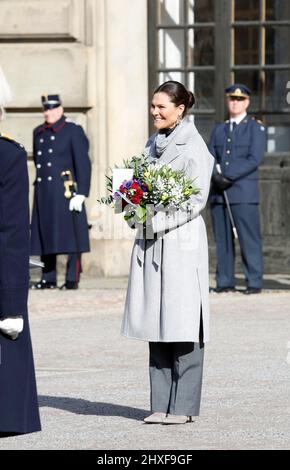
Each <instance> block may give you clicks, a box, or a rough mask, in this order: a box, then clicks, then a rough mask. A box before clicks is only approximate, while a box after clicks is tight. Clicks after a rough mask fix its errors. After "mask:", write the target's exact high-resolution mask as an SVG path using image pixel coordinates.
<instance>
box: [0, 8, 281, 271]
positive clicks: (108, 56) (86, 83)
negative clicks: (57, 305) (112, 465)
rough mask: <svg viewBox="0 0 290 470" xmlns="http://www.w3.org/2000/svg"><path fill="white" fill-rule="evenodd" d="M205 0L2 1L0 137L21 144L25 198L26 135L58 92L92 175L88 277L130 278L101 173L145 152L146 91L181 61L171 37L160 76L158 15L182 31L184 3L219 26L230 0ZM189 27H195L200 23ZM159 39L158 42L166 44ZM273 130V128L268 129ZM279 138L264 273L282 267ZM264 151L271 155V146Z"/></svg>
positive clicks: (270, 170) (264, 179)
mask: <svg viewBox="0 0 290 470" xmlns="http://www.w3.org/2000/svg"><path fill="white" fill-rule="evenodd" d="M252 1H253V2H254V0H252ZM244 3H247V2H244ZM248 3H249V5H250V3H251V2H248ZM260 3H261V2H260ZM262 3H263V2H262ZM264 3H265V2H264ZM211 4H212V2H211V1H210V0H134V1H132V0H49V1H47V0H0V24H1V29H0V42H1V44H0V64H1V66H2V67H3V70H4V72H5V74H6V76H7V78H8V80H9V82H10V84H11V87H12V89H13V93H14V100H13V102H12V103H11V104H10V106H9V107H8V110H7V119H6V121H5V122H3V123H1V131H2V132H7V133H9V134H10V135H12V136H13V137H14V138H15V139H16V140H18V141H20V142H22V143H24V145H25V147H26V149H27V151H28V154H29V159H28V165H29V173H30V179H31V196H32V192H33V186H32V184H33V180H34V174H35V173H34V168H33V163H32V129H33V128H34V127H35V126H36V125H38V124H39V123H40V122H42V114H41V108H40V96H41V95H42V94H43V93H59V94H60V95H61V97H62V100H63V104H64V107H65V111H66V115H67V116H69V117H71V118H74V119H75V120H76V121H77V122H78V123H80V124H81V125H82V126H83V127H84V129H85V130H86V132H87V134H88V137H89V139H90V146H91V150H90V156H91V160H92V164H93V172H92V187H91V194H90V197H89V199H88V201H87V209H88V216H89V221H90V223H91V225H92V228H91V230H90V239H91V247H92V251H91V253H90V254H86V255H84V270H85V271H87V272H90V273H91V274H94V275H105V276H120V275H126V274H127V273H128V269H129V261H130V250H131V246H132V237H133V234H132V233H131V232H130V230H129V229H128V228H127V227H126V226H125V224H124V223H123V222H122V217H121V216H120V215H119V216H114V215H113V214H112V213H111V211H110V210H109V209H106V208H104V207H101V206H100V205H99V204H98V203H97V199H98V198H99V197H100V196H102V195H105V178H104V174H105V173H106V172H107V171H108V169H109V167H110V166H113V165H114V164H121V162H122V160H123V158H128V157H131V156H133V155H135V154H138V153H140V151H141V150H142V148H143V145H144V142H145V141H146V139H147V137H148V134H149V120H148V96H149V95H150V91H151V90H152V88H153V87H154V86H155V85H156V84H157V82H158V80H161V79H162V78H170V77H172V78H176V70H177V68H178V65H177V66H176V64H174V54H175V55H176V57H177V60H179V59H178V57H179V56H180V54H179V55H178V47H181V46H180V40H181V39H180V38H181V36H178V35H177V34H175V35H171V36H170V34H169V36H168V37H169V45H168V46H166V47H167V51H170V48H169V46H170V47H171V51H173V52H172V54H173V55H171V56H170V57H171V65H170V60H169V65H168V64H167V65H166V63H164V64H163V65H162V67H163V69H162V70H161V69H160V72H158V67H160V64H158V57H157V49H158V51H160V47H161V46H160V43H159V44H158V37H159V38H160V37H161V36H160V35H161V34H162V33H160V31H161V29H160V25H158V18H159V17H160V18H163V19H162V21H164V22H165V24H166V22H168V21H169V22H170V28H172V29H174V30H175V31H177V29H178V26H180V25H181V23H182V25H183V26H184V22H185V20H186V18H185V17H182V21H181V20H180V21H181V23H180V24H179V23H178V21H179V20H178V19H177V16H178V15H177V13H176V12H178V11H179V12H180V11H181V10H182V11H183V9H184V8H185V7H186V8H187V7H188V8H189V9H191V10H190V11H191V12H192V11H195V10H194V9H195V8H196V5H197V6H198V5H200V6H201V7H202V8H204V7H207V10H208V11H210V8H214V9H215V22H213V23H212V24H213V28H215V31H217V30H218V28H220V30H224V27H223V21H225V20H224V14H222V12H223V11H225V10H226V9H227V8H228V7H229V5H230V4H232V1H231V0H223V1H221V0H218V1H216V2H214V5H215V7H214V6H213V4H212V5H211ZM217 5H218V6H217ZM162 14H163V16H162ZM158 15H159V16H158ZM176 15H177V16H176ZM179 16H180V15H179ZM219 18H220V19H219ZM284 19H285V18H284ZM289 19H290V18H289ZM162 21H161V23H160V24H161V26H162ZM187 21H189V18H187ZM190 21H195V20H194V18H191V19H190ZM197 21H198V23H196V24H198V25H200V20H197ZM205 21H207V19H205ZM174 22H176V24H174ZM172 23H173V24H172ZM208 24H209V22H208ZM185 26H186V25H185ZM185 26H184V27H185ZM201 26H202V25H201ZM208 27H209V26H208ZM186 28H187V29H188V26H186ZM179 29H180V28H179ZM284 31H285V30H284ZM289 31H290V28H289ZM231 34H232V33H231ZM209 37H210V36H207V40H208V38H209ZM156 38H157V40H156ZM160 40H163V42H164V38H163V39H162V38H161V39H160ZM174 41H175V42H174ZM189 41H190V47H191V49H189V48H187V49H186V50H187V52H182V53H181V55H182V54H183V55H184V54H188V53H189V52H188V51H190V50H191V51H192V50H194V44H193V43H192V39H190V40H189ZM164 44H165V43H164ZM218 44H219V43H218V41H217V38H215V46H214V47H215V53H216V55H217V53H218V52H217V51H218V49H221V43H220V44H219V45H218ZM182 47H183V46H182ZM207 47H210V44H209V45H208V46H207ZM184 50H185V49H184ZM289 50H290V48H288V51H289ZM176 51H177V52H176ZM182 51H183V49H182ZM164 54H165V52H164ZM164 54H163V59H164ZM172 57H173V58H172ZM197 57H198V55H197V56H196V58H195V60H196V61H197V60H198V58H197ZM182 60H183V59H182ZM209 60H210V59H209ZM165 62H166V61H165ZM288 62H289V63H290V60H289V61H288ZM197 66H198V67H200V64H197ZM166 67H167V68H168V70H166ZM170 67H171V68H172V70H170ZM176 67H177V68H176ZM210 67H211V66H210ZM225 69H226V64H224V67H223V69H222V70H221V69H220V70H217V71H216V80H215V89H216V94H215V95H213V97H212V100H213V102H215V110H216V114H215V115H214V116H212V121H211V122H208V124H205V123H206V119H205V117H207V116H209V114H210V113H209V111H208V110H207V109H204V112H203V113H202V112H200V111H199V112H197V115H196V116H195V117H196V120H197V125H198V126H199V127H200V129H201V130H202V132H204V135H207V134H208V133H209V130H210V125H212V123H213V122H214V120H219V119H220V118H221V117H223V112H224V109H223V105H222V103H221V101H219V100H218V98H217V96H218V93H220V90H222V87H223V84H224V83H225V82H226V80H227V78H228V77H226V76H224V75H225V74H224V72H222V71H224V70H225ZM285 70H288V69H285ZM205 71H206V70H205ZM174 73H175V75H174ZM192 73H195V71H194V70H193V71H192ZM158 74H159V75H158ZM162 74H163V75H162ZM161 75H162V76H161ZM208 76H210V74H209V70H208ZM183 78H184V76H181V79H183ZM192 79H193V75H192V76H191V81H189V85H192V87H194V86H196V87H198V83H199V82H198V75H196V80H195V81H194V80H193V81H192ZM289 80H290V76H289ZM193 91H196V90H193ZM285 97H286V90H285ZM200 102H201V103H203V101H202V100H201V101H200ZM285 106H286V105H285ZM201 108H202V106H201ZM201 111H202V110H201ZM283 122H284V121H283ZM287 126H288V128H289V125H288V124H287ZM279 129H280V128H279ZM279 129H278V128H277V129H276V128H275V126H272V131H273V132H274V133H275V132H276V131H277V132H279ZM287 135H288V134H287ZM287 139H288V137H286V144H285V142H284V140H283V142H284V143H283V145H284V147H283V148H282V150H281V149H280V150H279V148H278V150H277V148H274V150H275V152H273V151H272V152H269V154H268V155H267V156H266V158H265V160H264V164H263V167H262V169H261V192H262V224H263V234H264V251H265V268H266V271H267V272H288V271H289V266H290V189H289V187H290V156H289V154H290V145H288V144H289V142H288V140H287ZM270 141H271V136H270V137H269V142H270ZM287 142H288V143H287ZM269 145H270V147H269V150H271V145H272V147H273V144H271V143H270V144H269ZM272 150H273V148H272ZM206 219H207V223H208V226H209V232H210V245H211V253H212V255H213V256H212V268H213V266H214V244H213V241H212V234H211V229H210V220H209V217H208V214H206Z"/></svg>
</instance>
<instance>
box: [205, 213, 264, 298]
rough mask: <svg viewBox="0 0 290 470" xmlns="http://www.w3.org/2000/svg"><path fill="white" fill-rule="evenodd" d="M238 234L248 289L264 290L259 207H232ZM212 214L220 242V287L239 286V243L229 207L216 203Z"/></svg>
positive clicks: (217, 250)
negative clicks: (236, 265)
mask: <svg viewBox="0 0 290 470" xmlns="http://www.w3.org/2000/svg"><path fill="white" fill-rule="evenodd" d="M231 210H232V214H233V218H234V221H235V225H236V228H237V232H238V237H239V243H240V248H241V257H242V265H243V271H244V274H245V279H246V285H247V287H254V288H257V289H261V288H262V283H263V254H262V237H261V228H260V215H259V206H258V204H231ZM211 215H212V222H213V231H214V236H215V242H216V255H217V269H216V281H217V287H235V244H234V238H233V234H232V228H231V223H230V218H229V215H228V211H227V208H226V206H225V205H224V204H212V205H211Z"/></svg>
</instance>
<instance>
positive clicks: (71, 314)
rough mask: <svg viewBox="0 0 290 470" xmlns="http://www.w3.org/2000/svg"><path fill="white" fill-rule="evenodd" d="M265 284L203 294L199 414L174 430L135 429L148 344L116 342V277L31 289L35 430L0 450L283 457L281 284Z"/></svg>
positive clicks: (285, 393) (145, 386)
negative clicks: (236, 452) (253, 291)
mask: <svg viewBox="0 0 290 470" xmlns="http://www.w3.org/2000/svg"><path fill="white" fill-rule="evenodd" d="M272 281H273V282H272ZM267 282H268V284H267ZM267 282H266V284H267V285H268V287H271V289H269V290H266V291H265V292H264V293H263V294H261V295H255V296H249V297H246V296H244V295H243V294H242V293H235V294H220V295H218V294H211V296H210V297H211V312H212V316H211V320H212V323H211V342H210V343H209V344H208V345H207V347H206V356H205V370H204V386H203V396H202V409H201V416H200V417H199V418H198V420H197V421H196V422H195V423H193V424H187V425H183V426H161V425H145V424H143V422H142V420H143V418H144V417H145V416H146V415H147V414H148V410H149V377H148V366H147V364H148V345H147V343H145V342H139V341H134V340H128V339H125V338H123V337H121V336H120V333H119V331H120V324H121V318H122V308H123V304H124V298H125V286H126V279H115V280H106V279H104V280H94V279H87V280H84V281H83V282H82V285H81V288H80V289H79V290H78V291H72V292H70V291H59V290H55V291H41V292H35V291H31V293H30V299H29V304H30V321H31V330H32V337H33V344H34V355H35V364H36V371H37V381H38V392H39V403H40V411H41V419H42V426H43V431H42V432H41V433H36V434H31V435H26V436H20V437H19V436H18V437H10V438H5V439H1V440H0V448H1V449H111V450H112V449H120V450H123V449H163V450H165V449H166V450H174V449H189V450H191V449H289V448H290V444H289V443H290V291H289V290H288V289H289V288H290V282H289V278H287V277H285V276H284V277H283V278H282V277H281V276H280V277H279V276H277V277H276V278H275V279H274V278H271V279H269V280H268V281H267ZM273 287H274V288H273ZM287 355H288V361H289V362H287Z"/></svg>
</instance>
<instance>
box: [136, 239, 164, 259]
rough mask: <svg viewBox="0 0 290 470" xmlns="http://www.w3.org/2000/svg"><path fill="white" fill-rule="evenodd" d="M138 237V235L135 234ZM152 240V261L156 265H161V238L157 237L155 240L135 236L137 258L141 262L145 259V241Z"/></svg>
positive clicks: (149, 241) (150, 241)
mask: <svg viewBox="0 0 290 470" xmlns="http://www.w3.org/2000/svg"><path fill="white" fill-rule="evenodd" d="M137 237H138V235H137ZM152 242H153V263H154V264H156V265H157V266H160V265H161V256H162V238H157V239H156V240H146V239H145V238H137V242H136V243H137V247H138V248H137V258H138V260H139V261H140V263H141V264H143V263H144V259H145V250H146V248H147V243H152Z"/></svg>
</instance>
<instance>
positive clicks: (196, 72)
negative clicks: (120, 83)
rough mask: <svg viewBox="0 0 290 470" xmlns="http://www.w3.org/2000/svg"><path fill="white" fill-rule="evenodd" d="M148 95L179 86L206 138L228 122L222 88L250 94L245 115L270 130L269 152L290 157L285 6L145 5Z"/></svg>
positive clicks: (218, 2) (289, 26)
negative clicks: (187, 93)
mask: <svg viewBox="0 0 290 470" xmlns="http://www.w3.org/2000/svg"><path fill="white" fill-rule="evenodd" d="M148 10H149V73H150V94H152V91H153V90H154V88H155V87H156V86H157V85H158V84H159V83H162V82H163V81H165V80H170V79H172V80H179V81H181V82H183V83H184V84H185V86H187V87H188V88H189V89H191V90H192V91H193V92H194V93H195V95H196V99H197V104H196V106H195V108H194V109H193V110H192V115H193V116H194V118H195V120H196V123H197V126H198V128H199V130H200V131H201V133H202V134H203V135H204V136H205V138H206V139H208V138H209V135H210V132H211V129H212V127H213V125H214V123H215V122H217V121H221V120H223V119H225V116H226V110H225V103H224V88H225V87H226V86H227V85H229V84H230V83H233V82H242V83H245V84H247V85H248V86H249V87H250V88H251V89H252V97H251V98H252V99H251V107H250V113H252V114H254V115H256V116H258V117H260V118H261V119H263V120H264V121H265V123H266V125H267V126H268V152H269V153H281V152H282V153H283V152H287V153H289V152H290V124H289V119H288V117H289V111H290V103H287V100H286V97H287V93H289V86H288V90H287V84H288V82H289V81H290V1H289V0H148Z"/></svg>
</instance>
